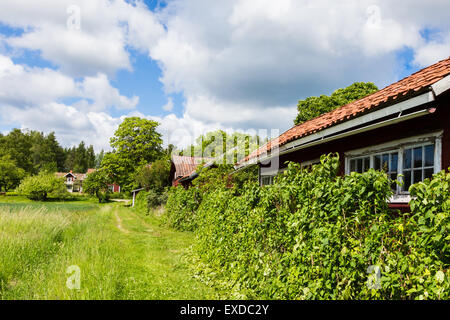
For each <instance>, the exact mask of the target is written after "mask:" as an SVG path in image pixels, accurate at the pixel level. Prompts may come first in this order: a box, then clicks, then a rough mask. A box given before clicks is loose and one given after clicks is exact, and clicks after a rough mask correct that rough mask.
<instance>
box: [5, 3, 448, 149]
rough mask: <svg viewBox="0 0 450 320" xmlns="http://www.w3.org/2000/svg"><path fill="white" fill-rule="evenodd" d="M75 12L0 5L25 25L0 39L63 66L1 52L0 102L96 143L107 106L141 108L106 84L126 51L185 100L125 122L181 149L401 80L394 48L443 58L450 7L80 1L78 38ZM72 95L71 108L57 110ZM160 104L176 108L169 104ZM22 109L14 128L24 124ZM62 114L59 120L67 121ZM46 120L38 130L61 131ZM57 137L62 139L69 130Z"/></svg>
mask: <svg viewBox="0 0 450 320" xmlns="http://www.w3.org/2000/svg"><path fill="white" fill-rule="evenodd" d="M72 4H73V1H72V0H54V1H50V0H42V1H28V0H16V1H3V2H1V3H0V21H2V22H3V23H6V24H8V25H11V26H13V27H20V28H24V33H23V34H21V35H18V36H14V37H10V38H5V37H2V38H1V39H0V42H6V43H7V44H8V45H9V46H12V47H13V49H14V50H20V49H27V50H35V51H37V52H40V54H41V56H42V57H43V58H44V59H46V60H49V61H50V62H52V63H53V64H54V65H56V66H57V67H58V70H52V69H45V68H42V69H39V68H29V67H26V66H21V65H15V64H13V63H12V61H11V60H10V59H9V58H7V57H3V58H2V56H0V103H2V102H3V104H4V105H7V106H8V108H16V109H17V108H18V109H20V108H21V110H25V109H26V110H28V111H29V112H30V113H31V114H36V113H38V111H37V110H44V111H45V112H49V111H50V109H49V108H54V109H55V110H56V111H55V112H62V110H65V111H64V112H66V113H68V114H70V113H73V112H75V114H76V115H77V117H78V119H81V120H80V121H86V123H87V124H88V126H89V128H88V129H86V132H87V133H86V134H89V135H92V139H94V138H95V139H99V141H103V142H102V143H100V142H99V144H102V145H104V144H105V143H106V142H105V141H106V140H107V139H106V138H104V136H106V135H107V134H111V132H112V129H111V128H112V127H114V126H116V125H117V123H118V122H120V118H118V117H111V116H108V114H107V113H106V112H107V109H108V108H109V107H111V106H114V107H115V108H116V109H133V108H135V107H137V105H138V102H139V100H138V97H125V96H123V95H121V94H120V91H119V90H120V88H114V87H112V86H111V84H110V82H109V79H110V78H111V77H113V75H114V74H115V72H116V71H118V70H123V69H125V70H131V69H132V63H131V62H130V50H129V48H130V47H131V48H134V49H137V50H139V51H140V52H145V53H148V54H149V57H150V58H151V59H153V60H155V61H157V63H158V64H159V66H160V67H161V70H162V75H161V82H162V83H163V84H164V89H165V93H166V94H168V95H169V94H171V93H174V92H181V93H182V94H183V96H184V98H185V100H186V101H185V104H184V114H183V115H182V116H181V117H177V116H175V115H174V114H170V115H168V116H165V117H159V118H157V117H154V116H151V115H148V113H149V112H145V111H142V113H137V111H135V112H131V113H130V114H141V115H142V116H144V114H146V115H145V116H146V117H149V118H154V119H158V121H160V122H161V123H162V125H161V130H164V131H165V132H166V135H167V136H168V137H167V138H166V141H168V142H169V143H172V142H173V141H174V140H179V141H181V142H180V143H181V144H186V143H185V142H183V141H182V140H183V139H184V137H186V136H189V137H190V136H195V134H196V133H199V132H200V133H203V131H204V130H210V129H211V130H212V129H218V128H220V129H230V128H233V129H238V128H242V129H244V130H245V129H248V128H274V127H275V128H280V129H281V130H284V129H287V128H288V127H290V126H291V125H292V121H293V119H294V117H295V113H296V104H297V101H298V100H299V99H301V98H305V97H307V96H311V95H319V94H327V93H330V92H331V91H332V90H334V89H336V88H338V87H343V86H347V85H349V84H351V83H352V82H354V81H373V82H375V83H376V84H377V85H379V86H380V87H382V86H384V85H386V84H389V83H391V82H393V81H395V80H397V79H398V77H399V74H400V73H402V72H403V66H399V64H398V52H399V50H402V49H404V48H409V49H410V50H412V53H413V56H414V61H413V62H414V63H415V64H417V65H418V66H420V67H424V66H426V65H429V64H431V63H434V62H436V61H437V60H439V59H442V58H446V57H448V54H449V52H450V21H449V19H448V11H449V9H450V4H449V3H448V0H430V1H427V2H423V1H418V0H408V1H406V0H398V1H396V2H392V1H387V0H362V1H360V0H347V1H326V0H315V1H311V0H295V1H294V0H279V1H272V0H260V1H250V0H229V1H208V0H190V1H181V0H173V1H170V2H169V3H168V5H167V7H166V8H165V9H161V10H159V11H158V12H151V11H150V10H148V9H147V8H146V6H145V5H144V4H143V2H141V1H136V2H125V1H123V0H112V1H109V0H98V1H90V0H80V1H77V2H76V4H77V5H78V6H79V7H80V9H81V12H80V13H81V15H80V17H81V20H80V21H81V24H80V27H81V28H80V30H71V29H68V28H67V18H68V14H67V11H66V10H67V7H69V6H70V5H72ZM424 29H427V30H438V31H439V34H440V37H439V39H434V38H433V39H426V37H424V36H423V34H422V32H423V30H424ZM0 47H1V44H0ZM1 50H2V51H1V52H4V51H5V49H1ZM8 59H9V60H8ZM2 70H3V71H2ZM2 72H3V74H2ZM21 83H25V84H26V88H27V90H21V89H22V88H23V87H21ZM48 88H51V90H48ZM69 97H70V98H73V97H75V98H78V101H76V102H74V103H71V104H70V105H65V104H62V103H61V101H60V100H61V99H64V98H69ZM50 106H51V107H50ZM0 108H3V107H2V106H1V105H0ZM39 108H40V109H39ZM71 108H72V109H71ZM162 108H163V110H165V111H171V110H173V100H172V99H171V98H170V97H169V98H168V101H167V104H166V105H165V106H162ZM11 110H12V109H11ZM14 110H15V109H14ZM74 110H75V111H74ZM24 112H25V111H23V112H19V115H18V116H16V117H15V119H16V120H15V121H18V122H20V123H28V122H27V121H29V120H27V119H29V117H28V116H27V115H26V114H25V113H24ZM121 112H122V113H124V111H121ZM127 112H128V111H127ZM58 114H60V113H58ZM88 115H90V116H88ZM60 116H61V117H60V119H62V120H61V121H60V122H61V123H64V121H69V117H66V116H65V114H64V115H61V114H60ZM3 118H4V117H3ZM50 118H51V117H50ZM20 119H24V120H20ZM37 119H38V118H37ZM39 119H40V118H39ZM48 121H50V119H47V120H45V119H44V120H42V126H41V127H43V126H44V125H46V126H47V125H56V124H54V123H53V122H52V123H49V122H48ZM35 123H36V122H35ZM35 125H37V124H35ZM65 126H66V127H67V128H74V129H75V127H73V126H74V124H70V123H67V124H65ZM62 127H64V126H63V125H60V126H59V127H58V128H60V130H63V129H62ZM94 127H98V128H100V129H99V130H100V131H96V130H97V129H92V128H94ZM49 128H51V127H49ZM101 130H103V131H104V134H103V136H101V132H102V131H101ZM173 132H176V133H173ZM182 132H184V133H182ZM64 134H65V136H66V137H67V139H66V140H67V141H69V140H70V139H69V137H70V134H71V133H69V132H67V133H64ZM171 136H173V137H175V138H170V137H171ZM86 137H90V136H88V135H86Z"/></svg>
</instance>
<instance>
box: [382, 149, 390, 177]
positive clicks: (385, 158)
mask: <svg viewBox="0 0 450 320" xmlns="http://www.w3.org/2000/svg"><path fill="white" fill-rule="evenodd" d="M381 168H382V169H383V170H384V171H386V172H387V171H389V154H387V153H386V154H383V157H382V163H381Z"/></svg>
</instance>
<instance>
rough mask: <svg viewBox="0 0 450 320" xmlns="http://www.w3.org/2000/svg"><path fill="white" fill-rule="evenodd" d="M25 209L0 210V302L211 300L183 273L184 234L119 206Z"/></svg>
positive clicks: (187, 238) (2, 207) (188, 236)
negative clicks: (76, 284)
mask: <svg viewBox="0 0 450 320" xmlns="http://www.w3.org/2000/svg"><path fill="white" fill-rule="evenodd" d="M0 201H1V200H0ZM27 205H28V204H26V203H24V204H22V205H21V204H17V203H15V204H14V205H13V206H9V205H8V204H4V203H3V204H2V203H0V299H207V298H215V295H216V293H215V291H214V290H213V289H211V288H209V287H207V286H206V285H205V284H203V283H202V282H200V281H198V280H197V279H195V278H193V276H192V273H191V271H190V268H189V266H188V262H187V259H186V253H187V252H188V248H189V247H190V246H191V244H192V243H193V240H194V238H193V235H192V234H190V233H184V232H183V233H182V232H177V231H174V230H171V229H168V228H166V227H165V226H163V225H161V224H160V222H159V220H158V219H157V218H155V217H147V216H146V217H143V216H141V215H140V214H138V213H136V212H134V211H133V210H132V209H130V208H126V207H124V206H123V205H122V204H108V205H96V204H90V205H89V206H87V205H86V206H81V205H78V206H76V205H71V204H70V203H66V204H61V205H59V204H58V206H56V205H51V206H47V205H46V204H45V205H42V206H40V207H39V206H37V205H33V207H32V208H30V207H27ZM70 266H76V267H77V268H79V270H80V289H79V290H76V289H74V290H70V289H69V288H68V287H67V285H66V282H67V281H68V279H72V280H73V279H74V278H73V276H74V273H73V272H72V271H73V269H69V270H68V267H70ZM70 270H72V271H70ZM67 271H70V272H69V273H67ZM69 277H71V278H69Z"/></svg>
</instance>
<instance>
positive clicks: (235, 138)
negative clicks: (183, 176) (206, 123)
mask: <svg viewBox="0 0 450 320" xmlns="http://www.w3.org/2000/svg"><path fill="white" fill-rule="evenodd" d="M263 142H265V141H263V140H262V139H261V138H260V137H259V136H256V135H255V136H251V135H249V134H245V133H240V132H233V133H232V134H227V133H226V132H225V131H223V130H217V131H212V132H208V133H206V134H204V135H200V136H199V137H198V138H197V139H196V143H195V144H194V145H191V146H189V147H187V148H186V149H184V150H183V151H182V154H183V155H186V156H195V157H205V158H216V159H217V161H218V162H220V163H221V164H234V163H236V162H238V161H240V160H241V159H242V158H244V157H246V156H247V155H249V154H250V153H251V152H252V151H254V150H255V149H257V148H258V147H259V146H260V144H261V143H263Z"/></svg>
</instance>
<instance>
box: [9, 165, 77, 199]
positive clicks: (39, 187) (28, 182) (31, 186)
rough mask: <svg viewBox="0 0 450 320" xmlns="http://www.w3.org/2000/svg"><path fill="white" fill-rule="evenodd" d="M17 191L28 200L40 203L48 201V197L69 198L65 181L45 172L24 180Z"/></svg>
mask: <svg viewBox="0 0 450 320" xmlns="http://www.w3.org/2000/svg"><path fill="white" fill-rule="evenodd" d="M17 190H18V192H19V193H20V194H23V195H25V196H26V197H27V198H28V199H31V200H39V201H45V200H47V198H48V196H52V197H55V198H59V199H63V198H65V197H67V196H69V193H68V192H67V189H66V186H65V185H64V181H63V179H61V178H58V177H56V176H55V175H54V174H53V173H48V172H45V171H41V172H40V173H39V174H38V175H35V176H29V177H26V178H25V179H23V180H22V182H21V183H20V186H19V187H18V189H17Z"/></svg>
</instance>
